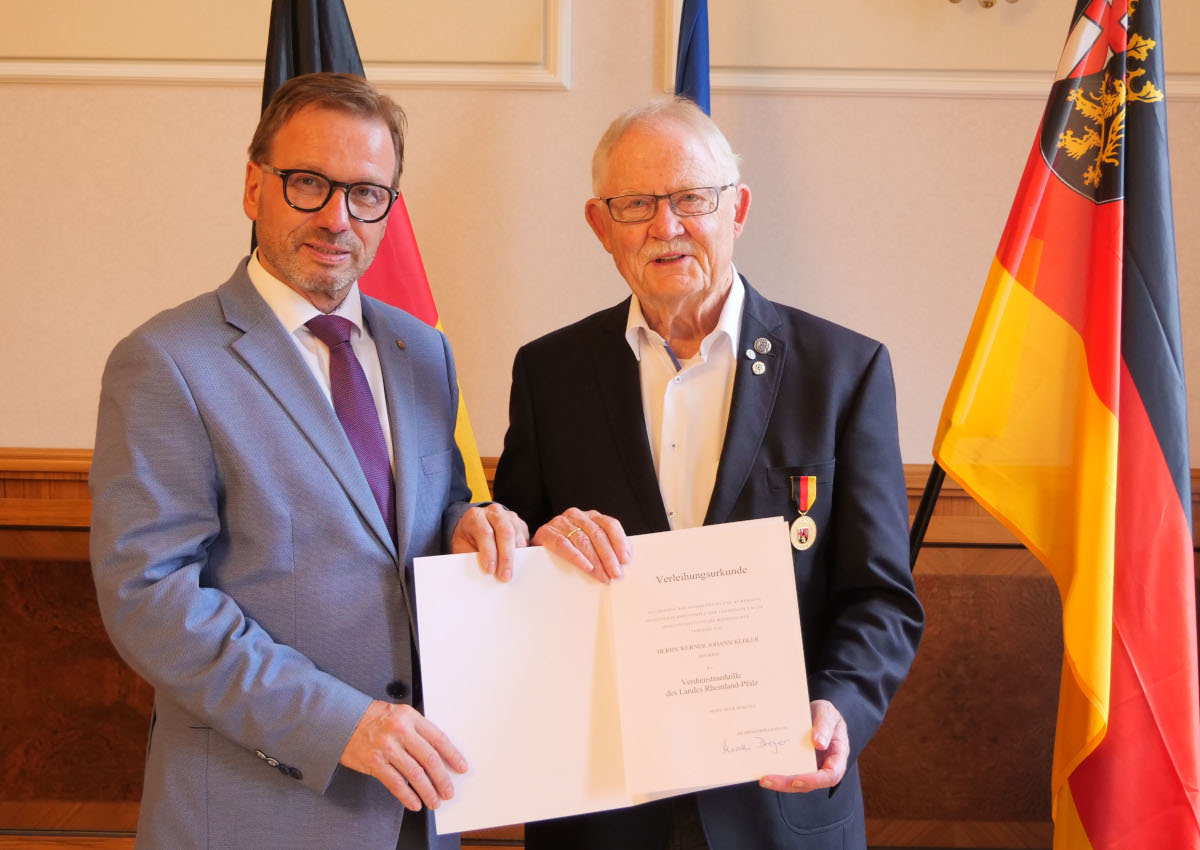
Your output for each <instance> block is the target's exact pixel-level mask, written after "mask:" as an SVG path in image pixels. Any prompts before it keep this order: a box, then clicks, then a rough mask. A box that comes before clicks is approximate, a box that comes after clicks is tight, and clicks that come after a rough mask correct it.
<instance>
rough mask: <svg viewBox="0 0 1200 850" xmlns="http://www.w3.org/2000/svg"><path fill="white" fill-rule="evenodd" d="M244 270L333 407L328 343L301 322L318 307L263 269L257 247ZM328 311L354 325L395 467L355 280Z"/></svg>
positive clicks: (353, 339)
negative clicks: (339, 300) (331, 310)
mask: <svg viewBox="0 0 1200 850" xmlns="http://www.w3.org/2000/svg"><path fill="white" fill-rule="evenodd" d="M246 271H247V272H248V273H249V275H250V282H251V283H253V284H254V288H255V289H256V290H258V294H259V295H261V296H262V299H263V301H266V302H267V306H268V307H270V308H271V312H273V313H274V314H275V315H276V316H277V317H278V318H279V321H280V322H281V323H282V324H283V327H284V330H286V331H287V332H288V334H290V335H291V337H292V342H294V343H296V350H297V351H299V353H300V357H301V359H303V360H304V365H305V366H307V367H308V370H309V371H310V372H312V374H313V377H314V378H316V379H317V383H318V384H320V386H321V390H322V392H324V393H325V398H327V399H328V400H329V404H330V406H331V407H332V406H333V393H332V391H331V390H330V384H329V347H328V346H326V345H325V343H323V342H321V340H319V339H317V338H316V337H315V336H313V332H312V331H310V330H309V329H308V328H307V327H306V326H305V324H304V323H305V322H307V321H308V320H309V319H312V318H314V317H316V316H320V315H322V313H321V311H320V310H318V309H317V308H316V307H314V306H313V305H312V304H311V303H310V302H309V300H308V299H307V298H305V297H304V296H303V295H301V294H300V293H299V292H297V291H296V290H294V289H292V288H291V287H290V286H288V285H287V284H286V283H284V282H283V281H281V280H279V279H278V278H276V277H275V276H274V275H272V274H271V273H270V272H269V271H267V270H266V269H264V268H263V266H262V263H260V262H259V261H258V251H255V252H254V253H253V254H252V255H251V257H250V262H249V263H248V264H247V266H246ZM329 315H331V316H341V317H342V318H343V319H349V320H350V322H351V323H352V324H353V326H354V327H352V328H351V330H350V347H351V348H352V349H353V350H354V356H355V357H357V358H358V362H359V363H360V364H361V365H362V369H363V373H364V374H365V375H366V376H367V384H368V385H370V387H371V395H372V396H373V397H374V399H375V411H376V412H377V413H378V414H379V425H380V427H381V428H382V429H383V438H384V439H385V440H386V441H387V448H388V458H389V459H390V460H391V462H392V468H393V469H395V468H396V453H395V451H394V450H393V448H392V429H391V428H390V427H389V425H390V422H389V420H388V412H387V396H386V395H385V394H384V389H383V369H382V368H381V367H380V365H379V349H377V348H376V347H375V340H374V339H373V338H372V337H371V331H370V329H368V328H367V326H366V324H365V323H364V322H363V315H362V296H361V295H360V294H359V291H358V281H355V282H354V283H353V284H351V285H350V292H349V293H347V295H346V297H345V299H344V300H343V301H342V303H341V304H339V305H338V306H337V309H336V310H334V311H333V312H332V313H330V314H329Z"/></svg>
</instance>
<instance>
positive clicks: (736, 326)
mask: <svg viewBox="0 0 1200 850" xmlns="http://www.w3.org/2000/svg"><path fill="white" fill-rule="evenodd" d="M729 268H730V271H732V272H733V283H732V284H731V285H730V287H729V293H728V294H727V295H726V296H725V304H724V305H722V307H721V315H720V317H719V318H718V319H717V326H716V327H715V328H713V329H712V331H711V332H709V334H708V336H706V337H704V339H703V340H701V341H700V357H701V358H702V359H704V360H708V355H709V354H710V353H711V351H712V347H713V346H714V345H716V344H717V342H718V341H719V340H722V339H727V340H729V347H730V351H731V352H733V355H734V357H737V347H738V337H740V336H741V328H742V307H743V305H744V304H745V302H746V287H745V286H743V285H742V279H741V278H740V277H739V276H738V273H737V268H736V267H735V266H734V265H733V264H732V263H730V266H729ZM625 341H626V342H628V343H629V347H630V348H631V349H633V356H634V357H636V358H637V359H638V360H641V359H642V345H643V344H646V343H649V344H651V345H656V346H664V345H666V341H665V340H664V339H663V338H662V337H661V336H659V334H658V332H657V331H656V330H654V329H653V328H652V327H650V325H649V324H647V322H646V316H645V314H644V313H642V305H641V302H640V301H638V297H637V295H636V294H634V296H633V298H632V299H631V300H630V302H629V318H628V319H626V321H625Z"/></svg>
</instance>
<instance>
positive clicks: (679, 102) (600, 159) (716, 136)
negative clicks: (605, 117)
mask: <svg viewBox="0 0 1200 850" xmlns="http://www.w3.org/2000/svg"><path fill="white" fill-rule="evenodd" d="M661 121H678V122H680V123H682V124H685V125H687V126H688V127H690V128H691V129H692V130H694V131H695V133H696V135H697V136H699V137H700V139H701V140H702V141H704V143H705V144H707V145H708V149H709V152H710V153H712V155H713V159H715V160H716V161H717V163H718V164H720V165H723V166H726V167H728V169H729V171H730V172H732V173H731V174H730V177H729V178H728V179H729V180H730V181H731V182H734V183H736V182H738V181H739V180H740V179H741V173H740V171H739V169H738V163H739V161H740V159H741V158H740V157H739V156H738V155H737V154H735V153H734V152H733V148H731V147H730V146H729V140H728V139H726V138H725V134H724V133H722V132H721V128H720V127H718V126H717V124H716V122H715V121H713V120H712V118H710V117H709V116H708V115H706V114H705V113H704V110H702V109H701V108H700V107H698V106H697V105H696V104H695V103H693V102H692V101H690V100H688V99H687V98H686V97H667V98H656V99H655V100H652V101H650V102H649V103H645V104H642V105H641V106H635V107H633V108H632V109H628V110H626V111H625V112H623V113H621V114H620V115H619V116H617V119H616V120H615V121H613V122H612V123H611V124H609V125H608V129H607V130H605V131H604V135H603V136H601V137H600V142H599V144H597V145H596V152H595V153H594V154H592V191H593V192H595V193H596V194H597V195H599V193H600V184H601V183H602V182H603V177H604V172H605V169H607V168H608V158H609V155H610V154H611V153H612V149H613V147H615V146H616V144H617V142H618V141H619V140H620V139H621V137H622V136H623V135H625V133H626V132H627V131H628V130H630V129H631V128H633V127H652V126H654V125H655V124H658V123H659V122H661Z"/></svg>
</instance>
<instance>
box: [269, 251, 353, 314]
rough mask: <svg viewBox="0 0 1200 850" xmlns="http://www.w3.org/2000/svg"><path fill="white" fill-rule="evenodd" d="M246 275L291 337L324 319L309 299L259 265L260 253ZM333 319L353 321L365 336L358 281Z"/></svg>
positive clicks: (351, 287)
mask: <svg viewBox="0 0 1200 850" xmlns="http://www.w3.org/2000/svg"><path fill="white" fill-rule="evenodd" d="M246 272H247V273H248V274H249V275H250V282H251V283H253V284H254V288H255V289H256V290H258V294H259V295H261V296H262V299H263V301H266V302H267V306H268V307H270V308H271V311H272V312H273V313H274V314H275V315H276V316H278V317H279V321H280V322H282V323H283V327H284V328H285V329H286V330H287V332H288V333H295V332H296V331H297V330H298V329H300V328H302V327H304V323H305V322H307V321H308V320H309V319H311V318H313V317H315V316H320V315H321V311H320V310H318V309H317V308H316V307H314V306H313V305H312V303H311V302H310V301H309V300H308V299H307V298H305V297H304V296H303V295H301V294H300V293H299V292H297V291H296V290H294V289H292V288H291V287H290V286H288V285H287V284H286V283H284V282H283V281H281V280H280V279H279V278H277V277H275V276H274V275H273V274H271V273H270V272H269V271H267V270H266V269H265V268H263V265H262V263H260V262H259V261H258V251H257V250H255V252H254V253H253V254H251V255H250V262H249V263H247V265H246ZM330 315H332V316H341V317H342V318H343V319H349V320H350V321H351V322H352V323H353V324H354V327H355V328H356V329H357V330H358V332H359V333H360V334H361V333H362V330H363V318H362V298H361V296H360V295H359V292H358V281H355V282H354V283H352V284H351V285H350V291H349V292H348V293H346V297H345V298H344V299H342V303H341V304H339V305H338V306H337V309H336V310H334V311H333V312H332V313H331V314H330Z"/></svg>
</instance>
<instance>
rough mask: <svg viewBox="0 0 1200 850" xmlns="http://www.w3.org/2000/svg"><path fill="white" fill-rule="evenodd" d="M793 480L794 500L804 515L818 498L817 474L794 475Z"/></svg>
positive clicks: (798, 509)
mask: <svg viewBox="0 0 1200 850" xmlns="http://www.w3.org/2000/svg"><path fill="white" fill-rule="evenodd" d="M791 481H792V501H794V502H795V503H796V510H797V511H799V512H800V516H804V515H805V514H806V513H808V509H809V508H811V507H812V506H813V502H815V501H816V500H817V476H815V475H793V476H791Z"/></svg>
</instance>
